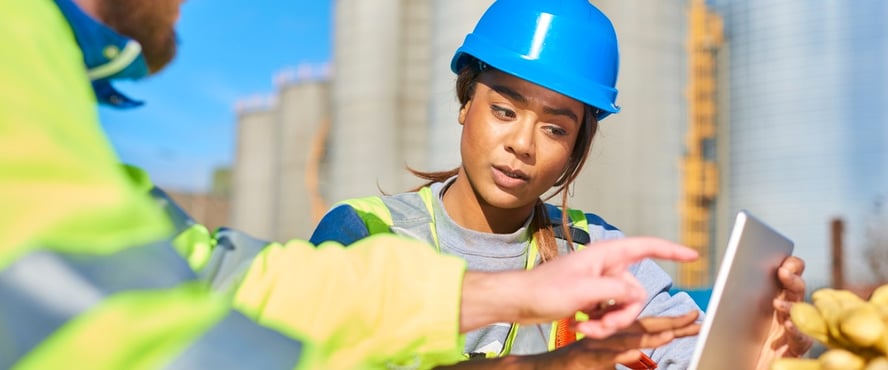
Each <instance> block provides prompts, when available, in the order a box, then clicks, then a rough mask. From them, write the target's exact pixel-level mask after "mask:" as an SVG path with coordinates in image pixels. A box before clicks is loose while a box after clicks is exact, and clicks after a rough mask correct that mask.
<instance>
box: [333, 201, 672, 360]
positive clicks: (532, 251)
mask: <svg viewBox="0 0 888 370" xmlns="http://www.w3.org/2000/svg"><path fill="white" fill-rule="evenodd" d="M413 195H415V197H413ZM433 197H434V195H433V193H432V190H431V188H430V187H428V186H426V187H423V188H421V189H420V190H419V191H417V192H415V193H405V194H400V197H399V198H398V199H394V198H392V197H385V198H381V197H378V196H370V197H364V198H354V199H348V200H345V201H342V202H340V203H339V204H338V205H341V204H345V205H348V206H350V207H351V208H352V209H354V210H355V212H356V213H357V214H358V216H359V217H361V219H362V220H363V221H364V224H365V225H366V227H367V231H368V232H369V233H370V234H371V235H372V234H380V233H391V232H392V227H393V226H402V225H412V226H414V227H411V228H410V231H411V233H410V234H411V235H412V236H414V237H417V238H419V239H421V240H423V241H425V242H427V243H430V244H431V245H433V246H434V247H435V249H436V250H437V251H438V252H439V253H440V252H441V246H440V244H439V242H438V233H437V231H436V226H435V210H434V208H433V204H434V203H433V202H434V198H433ZM387 202H408V203H411V204H410V205H409V206H407V207H404V206H399V205H394V206H393V207H390V206H391V205H390V204H387ZM419 203H421V204H422V206H421V207H420V206H419ZM334 208H335V206H334ZM392 208H394V209H396V210H397V212H396V213H394V214H393V212H392ZM418 209H425V212H422V213H421V214H417V211H416V210H418ZM546 210H547V211H548V212H549V220H550V222H551V223H552V224H553V226H554V227H553V228H552V231H553V232H554V233H555V236H556V238H559V239H563V240H567V239H566V238H565V237H564V235H563V234H564V230H563V229H562V228H561V227H560V225H561V224H560V223H561V212H562V210H561V209H559V208H557V207H555V206H553V205H551V204H546ZM420 212H421V211H420ZM567 216H568V219H569V220H570V224H569V225H568V232H570V233H571V239H572V240H573V242H574V248H575V249H576V250H580V249H582V248H584V247H585V245H586V244H588V243H589V242H590V241H591V238H590V234H589V220H588V219H587V215H586V213H585V212H583V211H582V210H577V209H571V208H568V209H567ZM423 219H425V220H427V222H426V223H425V225H418V224H417V223H420V224H421V221H417V220H423ZM598 221H601V220H600V219H599V220H598ZM538 253H539V250H538V248H537V245H536V242H535V241H534V240H531V242H530V246H529V248H528V251H527V259H526V262H525V266H524V268H525V269H528V270H529V269H531V268H533V267H534V265H535V263H536V259H537V255H538ZM588 318H589V317H588V315H586V314H585V313H583V312H577V313H576V315H575V316H574V317H572V318H564V319H561V320H559V321H556V322H553V323H552V325H551V327H550V330H549V335H548V338H547V339H548V343H547V348H546V350H548V351H552V350H554V349H557V348H560V347H563V346H566V345H568V344H570V343H572V342H574V341H576V340H579V339H581V338H582V337H583V335H582V334H579V333H575V332H573V331H572V330H570V329H569V327H570V325H571V324H572V322H571V321H573V320H576V321H583V320H587V319H588ZM521 329H522V327H521V326H520V325H519V324H517V323H512V325H511V328H510V329H509V334H508V336H507V337H506V342H505V343H504V344H503V349H502V350H501V351H500V352H499V353H484V354H483V356H484V357H488V358H490V357H501V356H504V355H507V354H509V353H511V351H512V348H513V345H514V344H515V343H516V342H518V341H520V340H521V339H522V338H523V337H524V336H527V337H532V336H535V335H537V334H538V332H537V331H534V330H521ZM475 355H478V354H466V357H474V356H475ZM622 365H624V366H626V367H628V368H630V369H633V370H647V369H655V368H656V367H657V365H656V363H654V362H653V361H652V360H651V359H650V358H649V357H647V355H645V354H642V358H641V359H640V360H638V361H635V362H633V363H628V364H622Z"/></svg>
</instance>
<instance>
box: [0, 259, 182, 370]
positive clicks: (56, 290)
mask: <svg viewBox="0 0 888 370" xmlns="http://www.w3.org/2000/svg"><path fill="white" fill-rule="evenodd" d="M193 279H195V276H194V273H193V272H192V271H191V269H190V268H189V267H188V264H187V262H186V261H185V260H183V259H182V258H181V257H180V256H179V255H178V253H176V251H175V250H174V249H173V248H172V247H171V246H170V245H169V244H168V243H166V242H164V243H153V244H148V245H145V246H141V247H134V248H128V249H126V250H123V251H120V252H117V253H113V254H109V255H95V254H68V253H59V252H52V251H47V250H39V251H35V252H32V253H30V254H28V255H25V256H24V257H22V258H20V259H18V260H17V261H16V262H14V263H13V264H12V265H10V266H8V267H7V268H6V269H4V270H3V271H0V368H2V369H6V368H10V367H11V366H12V365H13V364H15V363H16V362H17V361H18V360H19V359H20V358H21V357H22V356H24V355H25V354H27V353H28V352H30V351H31V350H32V349H33V348H34V347H36V346H37V345H38V344H40V343H41V342H42V341H43V340H45V339H46V338H47V337H49V336H51V335H52V334H53V332H55V331H56V330H57V329H59V328H60V327H61V326H62V325H64V324H65V323H66V322H68V320H71V319H72V318H74V317H76V316H78V315H80V314H81V313H83V312H85V311H87V310H89V309H90V308H92V307H93V306H95V305H96V304H98V303H100V302H101V301H102V300H103V299H104V298H105V297H107V296H109V295H112V294H114V293H117V292H121V291H125V290H150V289H169V288H174V287H176V286H178V285H179V284H181V283H183V282H185V281H189V280H193Z"/></svg>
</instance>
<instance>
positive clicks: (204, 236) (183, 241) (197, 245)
mask: <svg viewBox="0 0 888 370" xmlns="http://www.w3.org/2000/svg"><path fill="white" fill-rule="evenodd" d="M172 243H173V246H174V247H175V248H176V251H177V252H179V254H180V255H181V256H182V257H183V258H185V259H186V260H188V265H189V266H191V269H192V270H194V271H201V270H203V268H204V267H205V266H206V265H207V262H209V261H210V256H211V255H212V254H213V247H214V246H215V239H213V238H212V236H211V235H210V231H209V230H207V228H206V227H205V226H204V225H201V224H194V225H191V227H189V228H187V229H185V230H184V231H182V232H181V233H179V235H176V237H175V238H173V242H172Z"/></svg>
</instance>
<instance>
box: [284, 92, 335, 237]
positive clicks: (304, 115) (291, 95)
mask: <svg viewBox="0 0 888 370" xmlns="http://www.w3.org/2000/svg"><path fill="white" fill-rule="evenodd" d="M328 85H329V84H328V82H327V81H325V80H323V79H309V80H302V81H291V82H287V83H285V84H282V86H281V87H280V89H279V90H278V108H277V112H276V113H277V118H276V119H277V125H278V132H277V134H276V135H275V140H276V141H277V142H276V145H275V146H276V151H277V154H276V155H275V157H274V158H275V171H276V173H277V181H276V182H275V184H274V185H275V193H274V194H275V195H276V201H275V212H274V214H275V219H274V225H275V230H274V234H275V240H289V239H293V238H300V239H308V237H309V236H310V235H311V231H312V230H313V229H314V224H315V221H314V219H313V218H312V205H311V202H310V200H311V198H310V191H309V189H308V187H307V184H306V181H307V180H308V179H310V178H311V177H312V176H316V175H317V174H309V173H306V170H307V169H309V168H314V167H313V165H315V164H310V163H309V162H310V161H313V160H316V159H315V158H312V157H311V150H312V148H313V146H312V145H311V144H312V142H313V140H315V139H316V138H317V135H318V133H319V130H321V129H322V127H323V125H324V124H325V123H326V122H325V121H326V120H328V119H329V115H330V113H329V95H328V94H329V89H328Z"/></svg>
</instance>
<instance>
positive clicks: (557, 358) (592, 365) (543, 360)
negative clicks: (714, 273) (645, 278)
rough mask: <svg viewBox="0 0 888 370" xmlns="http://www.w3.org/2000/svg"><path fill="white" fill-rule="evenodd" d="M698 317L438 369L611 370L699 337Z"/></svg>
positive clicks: (660, 320) (641, 322)
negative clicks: (652, 351)
mask: <svg viewBox="0 0 888 370" xmlns="http://www.w3.org/2000/svg"><path fill="white" fill-rule="evenodd" d="M698 315H699V312H697V311H692V312H688V313H686V314H684V315H681V316H675V317H645V318H641V319H637V320H636V321H635V322H633V323H632V324H631V325H629V326H628V327H625V328H623V329H621V330H619V331H618V332H616V333H614V334H613V335H611V336H609V337H607V338H604V339H592V338H584V339H581V340H579V341H576V342H574V343H571V344H570V345H567V346H565V347H562V348H559V349H557V350H555V351H552V352H546V353H542V354H538V355H528V356H506V357H502V358H495V359H477V360H468V361H463V362H460V363H457V364H454V365H450V366H442V367H437V368H436V369H438V370H444V369H447V370H457V369H462V370H469V369H526V370H536V369H568V370H571V369H577V370H580V369H582V370H603V369H608V370H610V369H613V368H614V366H616V364H618V363H631V362H634V361H637V360H638V359H639V358H640V357H641V354H642V353H641V351H640V350H639V349H641V348H655V347H660V346H662V345H665V344H667V343H669V342H670V341H672V340H673V339H675V338H681V337H686V336H691V335H696V334H697V332H699V331H700V324H698V323H696V320H697V317H698Z"/></svg>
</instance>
